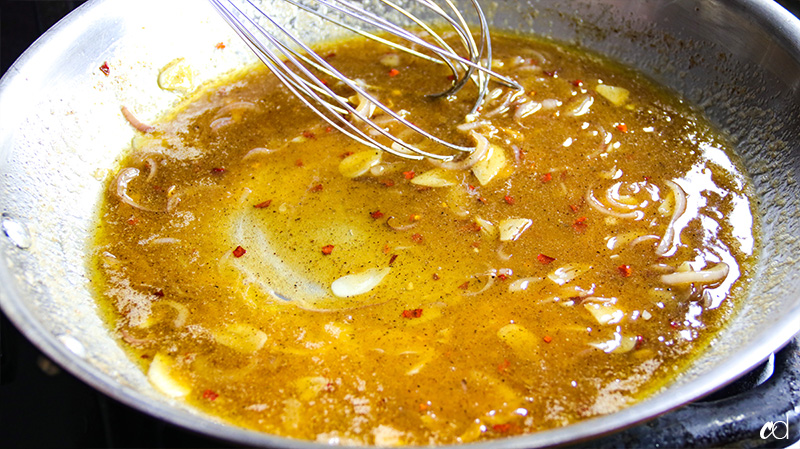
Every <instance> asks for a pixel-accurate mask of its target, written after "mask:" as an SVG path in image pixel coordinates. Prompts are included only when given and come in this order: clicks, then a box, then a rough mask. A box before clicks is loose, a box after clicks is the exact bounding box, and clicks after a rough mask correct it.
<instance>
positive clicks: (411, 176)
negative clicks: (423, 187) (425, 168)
mask: <svg viewBox="0 0 800 449" xmlns="http://www.w3.org/2000/svg"><path fill="white" fill-rule="evenodd" d="M414 176H417V174H416V173H414V172H413V171H404V172H403V177H404V178H406V179H414Z"/></svg>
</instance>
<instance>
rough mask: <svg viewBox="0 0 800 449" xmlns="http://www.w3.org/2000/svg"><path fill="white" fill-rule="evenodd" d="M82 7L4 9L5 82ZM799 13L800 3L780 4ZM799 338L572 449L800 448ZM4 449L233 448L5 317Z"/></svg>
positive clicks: (4, 0) (1, 339) (1, 323)
mask: <svg viewBox="0 0 800 449" xmlns="http://www.w3.org/2000/svg"><path fill="white" fill-rule="evenodd" d="M84 2H85V0H83V1H19V0H0V73H5V70H6V69H7V68H8V67H9V66H10V65H11V64H12V63H13V62H14V61H15V60H16V58H17V57H18V56H19V55H20V54H21V53H22V52H23V51H24V50H25V49H26V48H27V47H28V46H29V45H30V44H31V43H32V42H33V41H34V40H35V39H36V38H37V37H38V36H39V35H40V34H41V33H43V32H44V31H45V30H47V29H48V28H49V27H50V26H52V25H53V24H54V23H55V22H57V21H58V20H59V19H60V18H61V17H62V16H63V15H65V14H67V13H68V12H69V11H71V10H73V9H74V8H76V7H78V6H79V5H81V4H82V3H84ZM779 3H781V4H782V5H783V6H784V7H786V8H787V9H789V10H790V11H791V12H793V13H794V14H795V15H799V14H800V0H781V1H779ZM799 440H800V335H798V336H797V337H795V339H794V340H793V341H792V342H790V343H789V344H788V345H787V346H786V347H784V348H783V349H782V350H781V351H779V352H778V353H776V354H774V355H773V356H771V357H770V359H769V360H768V361H767V362H764V363H763V364H762V365H760V366H759V367H757V368H756V369H754V370H753V371H751V372H750V373H748V374H746V375H745V376H743V377H742V378H741V379H739V380H738V381H736V382H734V383H732V384H731V385H729V386H728V387H726V388H724V389H722V390H720V391H718V392H716V393H713V394H711V395H710V396H708V397H706V398H704V399H702V400H699V401H697V402H694V403H691V404H689V405H686V406H684V407H681V408H679V409H677V410H674V411H672V412H670V413H667V414H665V415H663V416H661V417H659V418H656V419H654V420H652V421H649V422H647V423H644V424H641V425H638V426H635V427H632V428H630V429H627V430H625V431H622V432H618V433H615V434H612V435H609V436H606V437H603V438H600V439H596V440H592V441H590V442H586V443H582V444H578V445H575V446H573V447H575V448H577V447H593V448H603V449H606V448H623V447H625V448H627V447H653V448H673V447H693V448H709V447H741V448H773V447H776V448H783V447H789V446H797V447H800V442H798V441H799ZM0 442H2V443H0V444H2V445H3V446H5V447H37V448H38V447H63V448H72V447H75V448H82V447H170V448H183V447H235V446H233V445H231V444H230V443H226V442H222V441H218V440H215V439H212V438H209V437H206V436H203V435H199V434H196V433H193V432H191V431H188V430H185V429H182V428H180V427H177V426H174V425H171V424H168V423H165V422H163V421H160V420H158V419H156V418H153V417H150V416H149V415H146V414H143V413H141V412H139V411H137V410H134V409H132V408H130V407H128V406H125V405H123V404H121V403H119V402H117V401H115V400H113V399H110V398H108V397H106V396H105V395H103V394H101V393H99V392H97V391H95V390H94V389H92V388H91V387H89V386H87V385H86V384H84V383H83V382H81V381H79V380H78V379H76V378H75V377H73V376H72V375H70V374H69V373H67V372H64V371H62V370H61V369H60V368H59V367H58V366H57V365H55V364H54V363H53V362H51V361H50V360H49V359H47V358H46V357H45V356H43V355H41V353H40V352H39V351H38V349H36V348H35V347H33V346H32V345H31V344H30V343H29V342H28V341H27V340H25V338H24V337H23V336H22V335H21V334H20V333H19V332H18V331H17V330H16V329H15V328H14V327H13V325H11V324H10V322H9V321H8V320H7V319H6V318H5V316H3V315H2V314H0Z"/></svg>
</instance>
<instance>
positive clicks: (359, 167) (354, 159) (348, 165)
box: [339, 150, 382, 178]
mask: <svg viewBox="0 0 800 449" xmlns="http://www.w3.org/2000/svg"><path fill="white" fill-rule="evenodd" d="M381 154H382V151H380V150H366V151H359V152H358V153H353V154H351V155H350V156H347V157H346V158H344V159H343V160H342V162H339V173H341V174H342V176H344V177H346V178H357V177H359V176H362V175H365V174H367V172H368V171H369V170H370V169H371V168H372V167H374V166H376V165H378V164H380V162H381Z"/></svg>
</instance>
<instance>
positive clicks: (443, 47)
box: [210, 0, 522, 161]
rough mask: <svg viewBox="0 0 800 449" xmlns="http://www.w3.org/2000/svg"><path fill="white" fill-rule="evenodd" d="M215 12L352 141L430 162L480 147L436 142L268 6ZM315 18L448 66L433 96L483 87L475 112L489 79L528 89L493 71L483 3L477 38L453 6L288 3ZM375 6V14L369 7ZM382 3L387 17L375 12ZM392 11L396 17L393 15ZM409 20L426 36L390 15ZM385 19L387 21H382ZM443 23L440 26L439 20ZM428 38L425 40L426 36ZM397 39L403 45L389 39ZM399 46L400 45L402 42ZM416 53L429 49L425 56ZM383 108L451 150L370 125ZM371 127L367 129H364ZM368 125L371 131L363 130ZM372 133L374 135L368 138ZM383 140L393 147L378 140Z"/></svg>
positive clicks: (323, 0)
mask: <svg viewBox="0 0 800 449" xmlns="http://www.w3.org/2000/svg"><path fill="white" fill-rule="evenodd" d="M210 1H211V3H212V4H213V6H214V7H215V8H216V9H217V11H218V12H219V13H220V14H221V15H222V17H223V18H224V19H225V20H226V21H227V22H228V24H229V25H230V26H231V27H232V28H233V29H234V31H236V33H237V34H238V35H239V36H240V37H241V38H242V39H243V40H244V42H245V43H246V44H247V45H248V46H249V47H250V49H251V50H252V51H253V52H254V53H255V54H256V56H258V58H259V59H260V60H261V61H262V62H263V63H264V64H266V66H267V67H268V68H269V69H270V71H272V72H273V73H274V74H275V76H277V77H278V79H279V80H280V81H281V82H282V83H283V84H284V85H285V86H286V87H287V88H288V89H289V90H290V91H291V92H292V93H293V94H294V95H295V96H297V97H298V98H299V99H300V100H301V101H302V102H303V103H304V104H305V105H306V106H308V107H309V108H311V109H312V110H313V111H314V112H316V113H317V114H318V115H319V116H320V117H322V118H323V119H324V120H325V121H326V122H327V123H328V124H330V125H331V126H333V127H335V128H336V129H338V130H339V131H341V132H343V133H344V134H346V135H347V136H349V137H351V138H352V139H354V140H356V141H358V142H360V143H362V144H364V145H367V146H369V147H372V148H376V149H380V150H383V151H386V152H389V153H392V154H394V155H397V156H400V157H403V158H408V159H422V158H426V157H427V158H432V159H437V160H444V161H446V160H451V159H453V158H454V157H455V156H456V155H458V154H459V153H460V152H461V153H470V152H472V151H473V150H474V149H475V148H474V147H467V146H462V145H456V144H454V143H452V142H448V141H446V140H444V139H442V138H440V137H437V136H435V135H433V134H431V133H429V132H428V131H426V130H424V129H422V128H421V127H419V126H417V125H415V124H414V123H412V122H410V121H408V120H407V119H406V118H405V117H404V116H403V114H401V113H398V112H397V111H394V110H392V109H391V108H390V107H388V106H386V105H385V104H383V103H382V102H381V101H380V100H378V99H377V98H375V96H374V95H372V94H370V93H369V91H368V89H367V87H366V86H364V85H363V83H361V82H359V81H358V80H353V79H350V78H349V77H347V76H346V75H345V74H343V73H341V72H340V71H338V70H337V69H336V68H335V67H334V66H332V65H331V64H330V63H328V62H327V60H326V59H325V58H324V57H322V56H320V55H319V54H317V53H315V52H314V51H313V50H312V48H311V47H310V46H309V45H308V44H306V43H305V42H303V40H302V39H300V38H299V37H298V36H297V35H296V34H295V33H293V32H292V31H290V30H289V29H288V27H287V26H284V25H283V24H281V23H280V22H279V21H278V20H277V19H276V18H275V17H274V16H273V15H272V14H270V13H269V12H267V11H265V8H264V7H263V6H261V5H259V4H258V3H259V2H257V1H253V0H210ZM282 1H284V2H285V3H288V4H291V5H293V6H294V7H296V8H298V9H300V10H303V11H305V12H307V13H309V14H312V15H314V16H317V17H320V18H322V19H324V20H326V21H328V22H331V23H333V24H335V25H337V26H340V27H343V28H345V29H347V30H350V31H352V32H354V33H357V34H359V35H361V36H364V37H366V38H368V39H372V40H374V41H377V42H380V43H382V44H384V45H387V46H389V47H391V48H393V49H395V50H397V51H401V52H405V53H407V54H410V55H413V56H415V57H419V58H423V59H425V60H428V61H430V62H433V63H437V64H444V65H446V66H447V67H448V68H449V70H450V71H451V72H452V76H451V77H450V78H451V79H452V84H451V85H450V87H449V88H448V89H447V90H446V91H444V92H440V93H436V94H432V95H430V96H434V97H441V96H449V95H454V94H455V93H457V92H458V91H459V90H461V89H462V88H463V87H464V86H465V85H466V84H467V83H469V82H473V83H475V85H476V86H477V95H476V99H475V103H474V105H473V107H472V110H471V112H470V114H474V113H475V112H476V111H478V110H479V108H480V106H481V105H482V104H483V101H484V99H485V97H486V94H487V92H488V90H489V81H490V79H494V80H495V81H497V82H500V83H502V84H504V85H506V86H509V87H512V88H515V89H518V90H522V87H521V86H520V85H519V84H518V83H517V82H516V81H514V80H512V79H510V78H508V77H505V76H502V75H500V74H498V73H496V72H494V71H492V66H491V61H492V49H491V38H490V36H489V25H488V22H487V19H486V16H485V15H484V13H483V11H482V10H481V8H480V5H479V4H478V2H477V0H471V3H472V6H473V8H474V12H475V14H476V15H477V17H478V25H479V32H478V33H477V36H475V35H473V34H472V31H471V30H470V27H469V26H468V24H467V20H466V18H465V17H464V15H463V14H462V13H461V12H460V11H459V10H458V8H457V7H456V6H455V5H454V4H453V3H452V1H451V0H441V3H442V4H441V5H440V4H439V3H437V2H436V0H408V1H406V2H405V5H406V6H403V5H401V4H399V3H396V2H393V1H390V0H372V1H370V2H361V3H359V4H357V3H354V2H351V1H345V0H282ZM368 5H371V8H370V6H368ZM377 5H383V7H384V8H383V11H377V10H378V9H381V8H377V7H376V6H377ZM412 6H413V9H414V10H419V11H424V12H425V15H426V16H427V15H431V16H433V17H435V18H437V19H436V22H437V23H438V22H442V23H443V24H445V25H446V27H445V28H439V29H440V30H442V29H447V30H453V31H455V35H456V37H457V40H458V42H460V44H461V46H460V47H459V49H460V50H461V52H462V54H459V53H458V51H456V50H455V49H454V48H453V47H452V46H451V45H450V44H449V43H448V42H446V40H445V39H444V38H443V36H442V34H443V33H442V32H441V31H436V30H435V29H434V28H433V26H432V25H431V24H429V23H426V22H425V21H423V20H422V19H421V18H420V17H419V15H418V14H414V13H413V12H412V11H411V9H412ZM387 12H389V13H390V14H387ZM392 12H394V13H393V15H394V16H397V17H403V18H405V19H404V20H406V21H407V22H408V24H409V25H410V26H411V27H414V28H418V29H419V30H421V31H422V32H420V33H416V32H413V31H411V30H409V29H408V28H404V27H402V26H400V25H398V24H397V23H394V22H392V21H390V20H389V19H387V18H386V17H384V15H391V14H392ZM382 14H383V15H382ZM439 19H441V20H439ZM423 34H424V35H425V37H426V38H425V39H423V38H422V37H421V35H423ZM389 36H395V37H396V38H398V39H397V40H389V39H387V38H388V37H389ZM398 41H399V42H400V43H398ZM417 49H424V50H423V51H424V52H423V51H420V50H417ZM314 71H317V73H323V74H325V75H326V76H329V77H331V78H333V79H336V80H339V81H341V83H343V84H344V85H346V86H347V87H348V88H349V89H351V90H352V91H353V92H355V93H356V96H357V98H358V99H359V102H358V103H359V104H352V102H351V100H350V99H349V98H345V97H342V96H340V95H337V94H336V93H335V92H334V91H333V90H332V89H331V88H329V87H328V84H327V83H325V82H324V81H322V80H321V79H319V78H318V77H317V76H316V75H315V74H314ZM376 109H379V110H380V111H382V112H383V113H384V114H387V115H389V116H390V117H391V118H392V119H394V120H396V121H397V122H398V123H400V124H402V125H403V126H405V127H406V128H407V129H410V130H412V131H414V132H415V133H418V134H419V135H420V136H422V137H423V138H424V139H427V140H429V141H432V142H435V143H436V144H438V145H441V146H442V147H445V148H447V149H449V150H454V151H449V152H448V153H449V154H440V153H433V152H429V151H425V150H423V149H421V148H419V147H418V146H415V145H411V144H409V143H407V142H405V141H404V140H403V139H400V138H399V137H397V136H395V135H393V134H392V133H390V132H389V131H387V130H386V129H384V127H382V126H379V125H378V124H377V123H375V122H374V121H373V120H372V119H371V115H372V112H373V111H375V110H376ZM362 124H363V125H365V126H362ZM364 127H366V128H367V130H365V129H363V128H364ZM369 129H371V130H373V131H371V132H368V130H369ZM378 136H383V137H385V138H386V139H387V141H388V142H391V143H390V144H384V143H381V142H380V141H378V140H377V139H376V137H378Z"/></svg>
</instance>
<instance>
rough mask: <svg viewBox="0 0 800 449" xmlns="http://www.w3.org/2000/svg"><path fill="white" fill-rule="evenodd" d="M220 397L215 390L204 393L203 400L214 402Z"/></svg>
mask: <svg viewBox="0 0 800 449" xmlns="http://www.w3.org/2000/svg"><path fill="white" fill-rule="evenodd" d="M218 397H219V395H218V394H217V393H215V392H214V390H206V391H204V392H203V399H208V400H209V401H213V400H215V399H217V398H218Z"/></svg>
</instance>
